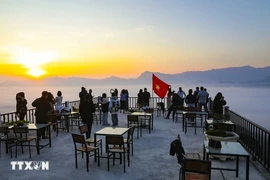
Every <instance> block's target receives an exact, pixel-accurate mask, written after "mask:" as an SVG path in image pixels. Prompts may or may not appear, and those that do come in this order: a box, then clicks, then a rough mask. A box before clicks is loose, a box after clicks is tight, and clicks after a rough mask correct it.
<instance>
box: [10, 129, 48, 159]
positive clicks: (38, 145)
mask: <svg viewBox="0 0 270 180" xmlns="http://www.w3.org/2000/svg"><path fill="white" fill-rule="evenodd" d="M13 127H14V126H10V127H9V128H10V129H12V128H13ZM22 127H28V130H30V131H31V130H32V131H36V136H37V138H36V139H37V145H36V148H37V154H40V149H42V148H44V147H46V146H48V145H49V147H52V143H51V142H52V141H51V128H50V124H24V125H23V126H22ZM46 128H48V132H49V142H48V143H47V144H43V145H40V143H39V135H40V133H39V132H40V131H41V130H42V129H44V130H45V129H46Z"/></svg>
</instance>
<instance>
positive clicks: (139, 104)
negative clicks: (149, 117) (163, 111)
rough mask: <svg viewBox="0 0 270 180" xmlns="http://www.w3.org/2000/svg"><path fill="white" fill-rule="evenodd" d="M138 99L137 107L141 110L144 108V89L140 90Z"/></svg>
mask: <svg viewBox="0 0 270 180" xmlns="http://www.w3.org/2000/svg"><path fill="white" fill-rule="evenodd" d="M137 97H138V98H137V106H138V107H139V108H142V106H143V90H142V89H140V90H139V93H138V94H137Z"/></svg>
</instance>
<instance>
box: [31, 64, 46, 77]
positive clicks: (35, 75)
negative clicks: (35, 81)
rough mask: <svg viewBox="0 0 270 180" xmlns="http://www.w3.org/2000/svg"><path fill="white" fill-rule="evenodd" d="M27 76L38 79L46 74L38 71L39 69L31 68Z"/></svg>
mask: <svg viewBox="0 0 270 180" xmlns="http://www.w3.org/2000/svg"><path fill="white" fill-rule="evenodd" d="M27 74H29V75H30V76H33V77H35V78H38V77H40V76H42V75H44V74H46V72H45V71H44V70H42V69H40V68H39V67H35V68H32V69H30V70H29V71H28V72H27Z"/></svg>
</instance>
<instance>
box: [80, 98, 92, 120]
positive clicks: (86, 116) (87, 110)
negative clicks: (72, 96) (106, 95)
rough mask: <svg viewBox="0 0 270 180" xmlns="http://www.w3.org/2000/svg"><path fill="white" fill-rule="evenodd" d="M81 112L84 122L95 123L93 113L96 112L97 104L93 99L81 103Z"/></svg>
mask: <svg viewBox="0 0 270 180" xmlns="http://www.w3.org/2000/svg"><path fill="white" fill-rule="evenodd" d="M79 112H80V115H81V118H82V121H83V123H84V124H85V123H87V122H88V123H93V113H94V112H95V105H94V104H93V102H92V101H85V102H82V103H80V106H79Z"/></svg>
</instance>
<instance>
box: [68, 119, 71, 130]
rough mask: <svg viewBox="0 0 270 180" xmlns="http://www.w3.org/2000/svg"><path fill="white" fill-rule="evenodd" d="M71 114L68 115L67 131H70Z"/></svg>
mask: <svg viewBox="0 0 270 180" xmlns="http://www.w3.org/2000/svg"><path fill="white" fill-rule="evenodd" d="M70 119H71V118H70V116H68V117H67V132H69V121H70Z"/></svg>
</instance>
